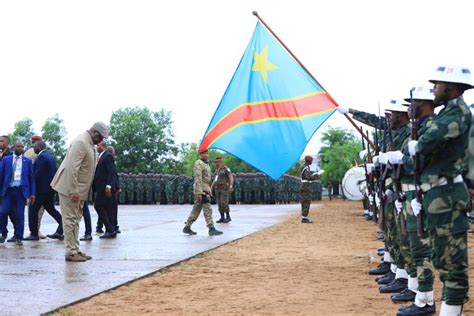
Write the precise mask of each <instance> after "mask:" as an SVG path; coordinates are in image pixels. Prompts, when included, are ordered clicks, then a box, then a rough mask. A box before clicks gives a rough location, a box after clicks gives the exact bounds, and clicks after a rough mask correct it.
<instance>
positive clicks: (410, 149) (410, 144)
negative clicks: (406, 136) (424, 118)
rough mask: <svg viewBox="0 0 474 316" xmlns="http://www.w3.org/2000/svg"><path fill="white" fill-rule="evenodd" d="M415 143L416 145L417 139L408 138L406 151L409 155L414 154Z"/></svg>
mask: <svg viewBox="0 0 474 316" xmlns="http://www.w3.org/2000/svg"><path fill="white" fill-rule="evenodd" d="M416 145H418V141H417V140H410V141H409V142H408V152H409V153H410V155H411V156H415V155H416V151H417V150H416Z"/></svg>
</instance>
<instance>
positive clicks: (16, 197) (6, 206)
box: [0, 187, 26, 240]
mask: <svg viewBox="0 0 474 316" xmlns="http://www.w3.org/2000/svg"><path fill="white" fill-rule="evenodd" d="M25 204H26V199H25V198H24V197H23V193H22V192H21V188H17V187H15V188H8V189H7V192H6V193H5V195H4V196H3V201H2V209H1V211H0V229H1V231H2V233H3V232H5V231H6V232H8V231H7V224H8V215H10V214H11V213H14V214H15V223H14V227H15V237H16V238H17V239H19V240H22V239H23V231H24V229H25Z"/></svg>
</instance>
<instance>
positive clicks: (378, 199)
mask: <svg viewBox="0 0 474 316" xmlns="http://www.w3.org/2000/svg"><path fill="white" fill-rule="evenodd" d="M375 205H377V208H379V207H380V198H379V196H378V195H376V196H375Z"/></svg>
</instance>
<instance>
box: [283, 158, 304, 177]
mask: <svg viewBox="0 0 474 316" xmlns="http://www.w3.org/2000/svg"><path fill="white" fill-rule="evenodd" d="M303 165H304V160H298V161H297V162H296V163H295V164H294V166H293V167H291V169H290V170H288V171H287V172H286V174H289V175H290V176H295V177H300V176H301V167H302V166H303Z"/></svg>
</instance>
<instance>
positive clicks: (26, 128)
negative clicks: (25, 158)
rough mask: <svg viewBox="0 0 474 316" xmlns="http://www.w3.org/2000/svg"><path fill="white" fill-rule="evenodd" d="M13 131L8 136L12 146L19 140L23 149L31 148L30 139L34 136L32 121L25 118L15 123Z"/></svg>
mask: <svg viewBox="0 0 474 316" xmlns="http://www.w3.org/2000/svg"><path fill="white" fill-rule="evenodd" d="M14 128H15V130H14V131H13V133H12V134H11V135H9V136H10V139H11V142H12V144H13V143H14V142H15V141H17V140H19V141H21V142H22V143H23V145H24V146H25V148H29V147H31V137H32V136H33V135H34V134H35V132H34V131H33V121H32V120H31V119H30V118H28V117H26V118H24V119H21V120H19V121H18V122H16V123H15V127H14Z"/></svg>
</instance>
